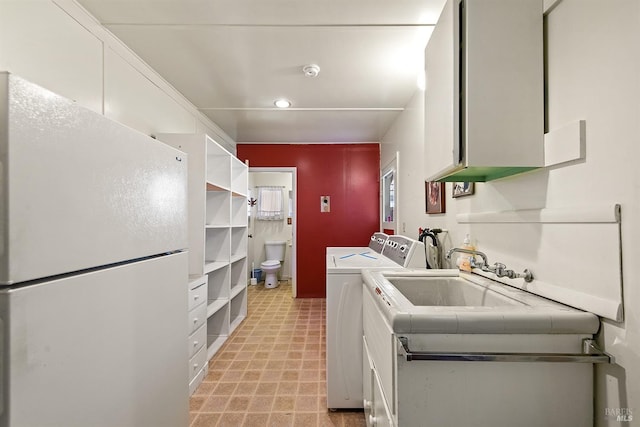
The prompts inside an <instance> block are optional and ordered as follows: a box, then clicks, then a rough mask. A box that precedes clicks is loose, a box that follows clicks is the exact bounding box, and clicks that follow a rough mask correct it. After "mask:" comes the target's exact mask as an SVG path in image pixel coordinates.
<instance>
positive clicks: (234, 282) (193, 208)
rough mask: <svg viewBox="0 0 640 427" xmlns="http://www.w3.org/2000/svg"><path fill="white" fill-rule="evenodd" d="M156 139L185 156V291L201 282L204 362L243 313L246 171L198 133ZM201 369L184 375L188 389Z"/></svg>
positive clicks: (170, 135)
mask: <svg viewBox="0 0 640 427" xmlns="http://www.w3.org/2000/svg"><path fill="white" fill-rule="evenodd" d="M158 139H159V140H160V141H162V142H164V143H166V144H169V145H172V146H174V147H176V148H178V149H179V150H181V151H184V152H186V153H187V154H188V156H189V169H188V174H189V176H188V181H189V187H188V197H189V198H188V203H189V209H188V221H189V275H190V276H189V277H190V284H189V289H190V292H192V293H193V292H195V291H196V288H197V285H198V284H200V285H201V284H202V283H205V284H206V286H204V287H203V288H199V292H201V293H202V295H200V294H198V299H199V298H201V297H202V298H203V300H205V301H207V304H206V306H205V305H204V304H200V305H199V306H198V309H199V310H201V311H202V313H200V312H198V313H197V315H198V316H200V317H201V319H202V318H203V317H204V316H205V314H204V313H205V311H206V316H207V320H206V337H207V338H206V341H207V347H206V350H204V349H203V350H204V351H205V352H206V356H207V360H209V359H211V358H212V357H213V356H214V355H215V354H216V352H217V351H218V350H219V349H220V347H221V346H222V345H223V344H224V342H225V340H226V339H227V338H228V336H229V334H230V333H231V331H233V330H234V329H236V328H237V327H238V325H239V324H240V323H241V322H242V320H243V319H244V318H245V317H246V315H247V302H246V300H247V281H248V265H247V263H248V261H247V240H248V231H247V227H248V210H247V194H248V180H249V169H248V166H247V165H246V164H245V163H243V162H242V161H240V160H238V159H237V158H236V157H235V156H233V155H232V154H231V153H230V152H229V151H227V150H226V149H225V148H224V147H222V146H221V145H220V144H218V143H217V142H216V141H214V140H213V139H212V138H210V137H209V136H207V135H204V134H160V135H158ZM205 288H206V295H204V293H205ZM193 310H195V308H193V309H191V311H189V313H190V316H191V317H194V312H193ZM206 366H207V364H206V363H205V364H204V366H203V368H201V369H199V370H198V371H197V372H195V371H194V372H192V373H191V374H190V376H189V387H190V390H194V389H195V387H196V386H197V385H195V383H194V382H197V381H202V378H203V377H204V374H205V373H206Z"/></svg>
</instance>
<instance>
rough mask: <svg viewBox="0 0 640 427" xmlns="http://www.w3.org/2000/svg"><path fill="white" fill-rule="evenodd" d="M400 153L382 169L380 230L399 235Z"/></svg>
mask: <svg viewBox="0 0 640 427" xmlns="http://www.w3.org/2000/svg"><path fill="white" fill-rule="evenodd" d="M399 157H400V153H399V152H396V155H395V157H394V158H393V159H392V160H391V161H390V162H389V163H387V164H386V166H385V167H384V168H382V171H381V174H380V208H381V209H380V214H381V215H380V230H382V231H384V232H385V233H387V234H398V165H399Z"/></svg>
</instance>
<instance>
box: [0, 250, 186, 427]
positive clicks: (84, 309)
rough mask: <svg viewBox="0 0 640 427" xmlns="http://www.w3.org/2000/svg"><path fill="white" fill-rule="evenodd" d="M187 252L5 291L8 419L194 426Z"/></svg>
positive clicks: (4, 402)
mask: <svg viewBox="0 0 640 427" xmlns="http://www.w3.org/2000/svg"><path fill="white" fill-rule="evenodd" d="M187 258H188V257H187V254H186V253H185V252H182V253H177V254H173V255H167V256H162V257H157V258H153V259H149V260H146V261H140V262H135V263H131V264H125V265H121V266H118V267H113V268H109V269H103V270H98V271H94V272H91V273H85V274H80V275H77V276H72V277H69V278H66V279H60V280H55V281H50V282H45V283H41V284H36V285H30V286H24V287H20V288H17V289H16V288H6V287H5V288H4V289H3V290H0V325H1V330H0V334H1V335H2V337H3V338H2V353H1V356H2V363H1V370H0V373H1V374H0V375H1V376H2V392H1V402H0V406H1V410H0V426H2V427H54V426H55V427H60V426H66V427H86V426H93V427H114V426H118V427H144V426H154V427H186V426H188V424H189V419H188V417H189V415H188V414H189V402H188V400H189V399H188V377H187V375H188V370H187V363H188V360H189V358H188V357H189V354H188V349H187V347H186V346H185V337H186V336H187V328H186V325H185V319H186V317H187V263H188V262H187Z"/></svg>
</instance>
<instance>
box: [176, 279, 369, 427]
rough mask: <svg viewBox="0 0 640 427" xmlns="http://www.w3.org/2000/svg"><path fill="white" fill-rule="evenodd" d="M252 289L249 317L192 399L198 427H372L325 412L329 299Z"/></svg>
mask: <svg viewBox="0 0 640 427" xmlns="http://www.w3.org/2000/svg"><path fill="white" fill-rule="evenodd" d="M281 283H282V284H281V285H280V286H279V287H278V288H276V289H265V288H264V286H262V284H260V285H258V286H249V289H248V312H249V313H248V316H247V318H246V319H245V321H244V322H243V323H242V324H241V325H240V326H239V327H238V329H236V330H235V331H234V333H233V334H232V335H231V336H230V337H229V339H228V340H227V342H226V343H225V344H224V346H223V347H222V348H221V349H220V351H218V353H217V354H216V355H215V356H214V357H213V359H211V361H210V362H209V372H208V374H207V377H206V378H205V380H204V382H203V383H202V384H201V385H200V387H198V389H197V390H196V391H195V393H194V394H193V395H192V396H191V399H190V402H189V403H190V414H189V415H190V422H191V427H214V426H216V427H221V426H230V427H242V426H259V427H264V426H272V427H288V426H296V427H297V426H303V427H314V426H327V427H330V426H335V427H359V426H362V427H364V426H365V421H364V415H363V413H362V412H342V411H340V412H330V411H328V410H327V408H326V382H325V378H326V376H325V373H326V368H325V366H326V364H325V354H326V352H325V300H324V299H321V298H305V299H302V298H296V299H294V298H292V297H291V285H290V284H286V283H284V282H281Z"/></svg>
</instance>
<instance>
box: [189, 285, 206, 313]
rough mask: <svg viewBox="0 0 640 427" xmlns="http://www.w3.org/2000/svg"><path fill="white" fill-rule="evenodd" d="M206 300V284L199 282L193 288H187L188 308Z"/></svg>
mask: <svg viewBox="0 0 640 427" xmlns="http://www.w3.org/2000/svg"><path fill="white" fill-rule="evenodd" d="M205 302H207V285H206V284H201V285H199V286H198V287H196V288H194V289H189V310H193V309H194V308H195V307H197V306H199V305H200V304H204V303H205Z"/></svg>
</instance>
